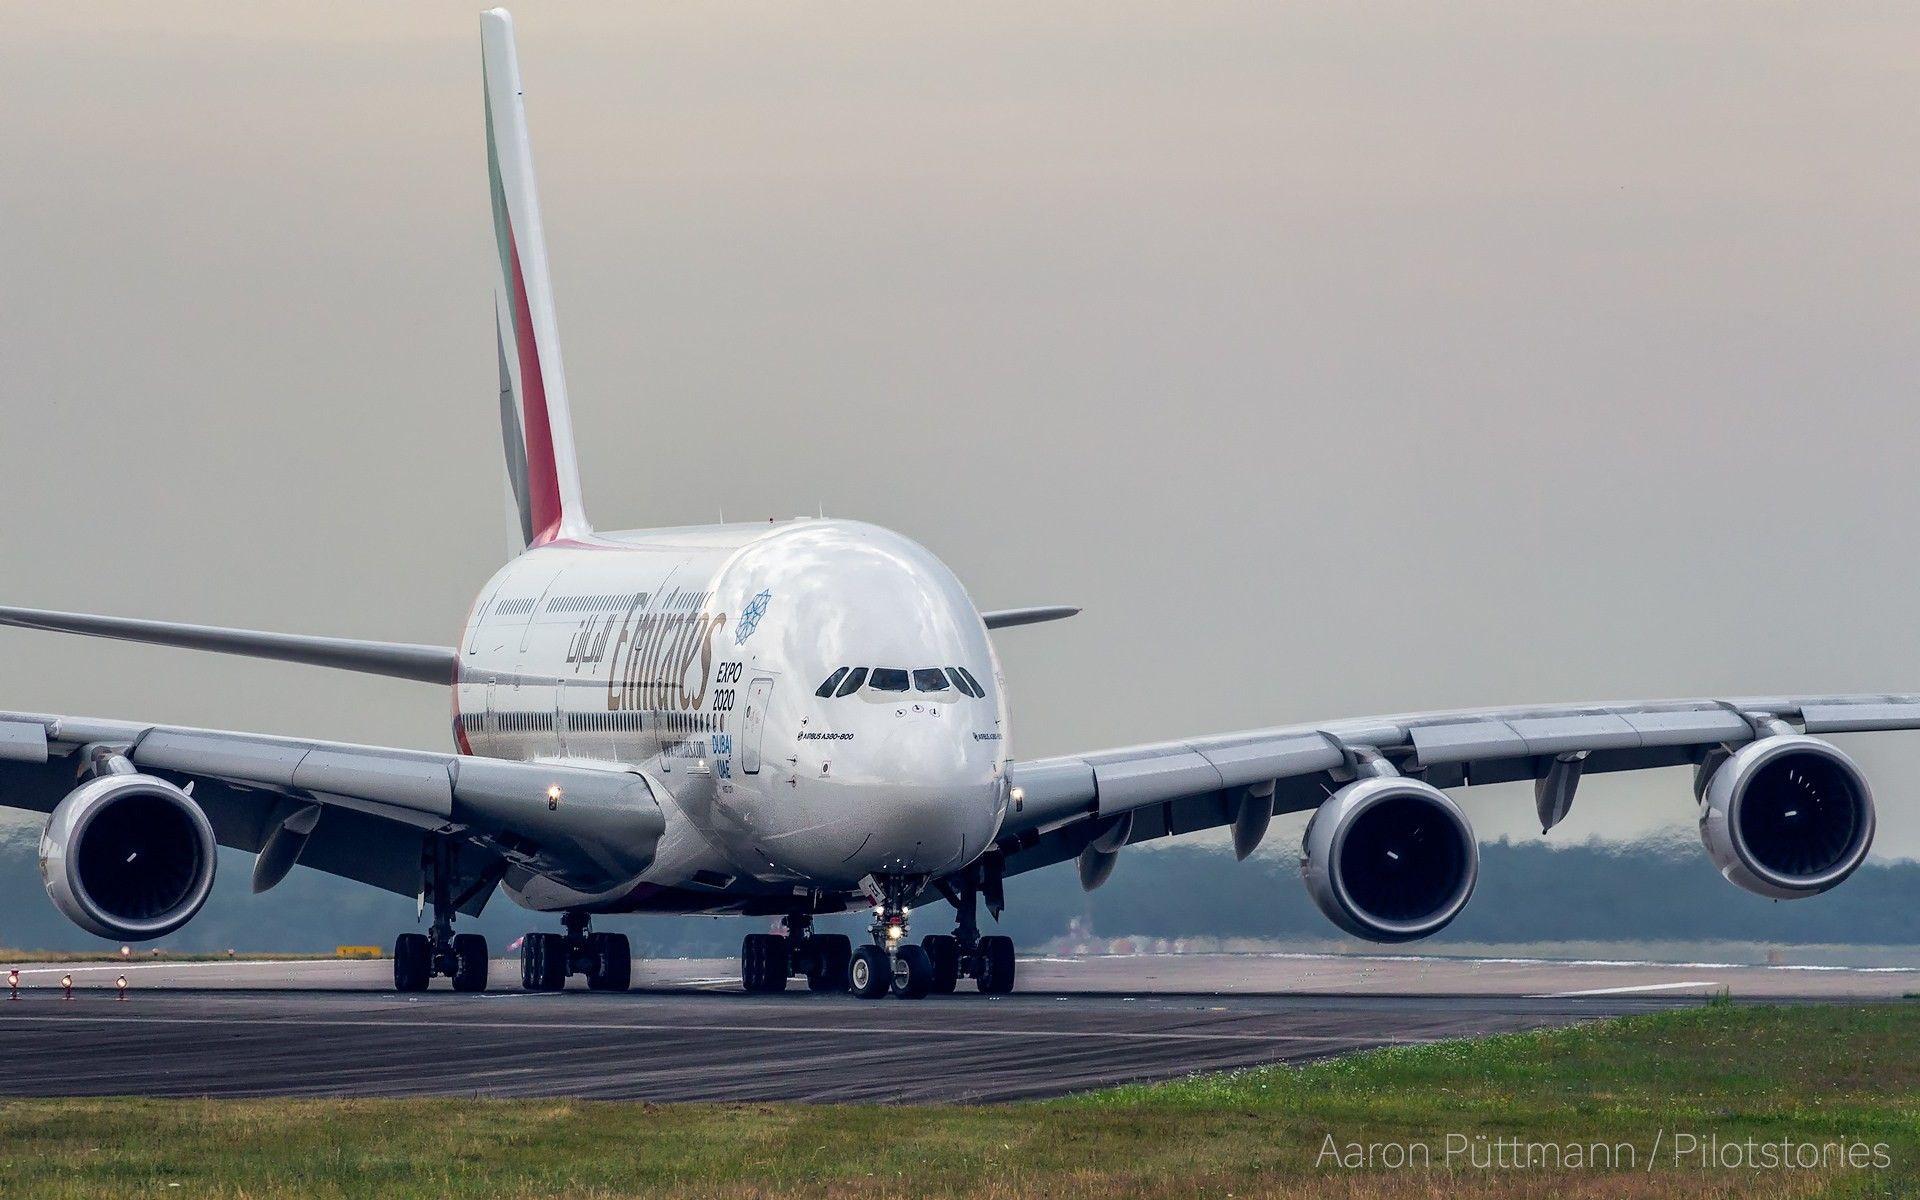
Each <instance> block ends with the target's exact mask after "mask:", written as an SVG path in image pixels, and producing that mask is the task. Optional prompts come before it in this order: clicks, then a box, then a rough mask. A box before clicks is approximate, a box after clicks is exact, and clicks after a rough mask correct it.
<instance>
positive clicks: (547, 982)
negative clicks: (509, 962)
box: [520, 933, 567, 992]
mask: <svg viewBox="0 0 1920 1200" xmlns="http://www.w3.org/2000/svg"><path fill="white" fill-rule="evenodd" d="M520 986H521V987H523V988H525V989H527V990H528V991H530V992H558V991H562V990H564V989H565V988H566V986H567V939H566V938H565V937H564V936H562V935H560V934H557V933H530V934H528V935H527V936H526V938H525V940H523V941H522V942H521V943H520Z"/></svg>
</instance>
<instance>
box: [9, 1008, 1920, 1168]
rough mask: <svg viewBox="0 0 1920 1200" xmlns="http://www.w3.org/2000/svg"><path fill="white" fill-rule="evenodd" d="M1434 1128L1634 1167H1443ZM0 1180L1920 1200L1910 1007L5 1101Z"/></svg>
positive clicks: (1740, 1011)
mask: <svg viewBox="0 0 1920 1200" xmlns="http://www.w3.org/2000/svg"><path fill="white" fill-rule="evenodd" d="M764 1052H765V1053H768V1054H778V1053H780V1048H779V1047H778V1045H775V1044H770V1045H768V1046H767V1047H765V1048H764ZM919 1054H920V1052H918V1051H917V1050H916V1048H914V1047H912V1046H907V1047H903V1048H902V1053H901V1061H900V1065H899V1069H901V1070H938V1069H939V1064H938V1062H937V1060H933V1059H928V1058H921V1057H919ZM862 1069H871V1068H862ZM1676 1133H1690V1134H1694V1135H1699V1136H1701V1137H1703V1138H1704V1137H1705V1136H1706V1135H1709V1134H1711V1135H1717V1136H1718V1137H1719V1138H1720V1139H1721V1141H1722V1142H1723V1143H1728V1142H1744V1141H1745V1139H1747V1138H1753V1139H1756V1140H1767V1139H1772V1140H1774V1141H1776V1142H1777V1141H1778V1140H1779V1139H1782V1138H1786V1139H1790V1140H1791V1141H1792V1142H1794V1143H1815V1144H1823V1143H1839V1142H1841V1141H1842V1139H1846V1140H1848V1141H1851V1142H1861V1143H1867V1144H1868V1145H1869V1146H1871V1145H1873V1144H1875V1143H1880V1144H1884V1146H1885V1154H1886V1157H1887V1159H1888V1162H1889V1165H1888V1166H1887V1167H1886V1168H1885V1169H1857V1170H1853V1169H1846V1168H1844V1167H1843V1166H1840V1165H1838V1164H1836V1163H1834V1162H1832V1161H1829V1162H1828V1164H1827V1165H1825V1166H1816V1167H1813V1168H1811V1169H1804V1170H1801V1169H1795V1170H1777V1169H1762V1170H1752V1169H1744V1168H1741V1169H1722V1168H1717V1167H1713V1166H1706V1167H1702V1166H1701V1165H1698V1164H1695V1163H1691V1162H1689V1163H1683V1164H1680V1165H1676V1164H1675V1163H1674V1162H1673V1161H1672V1151H1671V1146H1672V1143H1673V1138H1674V1136H1675V1134H1676ZM1330 1134H1331V1135H1332V1137H1333V1138H1334V1140H1335V1142H1336V1143H1348V1142H1359V1143H1369V1142H1371V1143H1398V1144H1408V1143H1416V1144H1417V1143H1425V1144H1428V1145H1429V1146H1430V1148H1431V1157H1432V1160H1433V1168H1432V1169H1430V1170H1388V1169H1383V1168H1379V1167H1376V1168H1375V1169H1371V1170H1368V1169H1358V1170H1349V1169H1346V1168H1344V1167H1340V1166H1336V1165H1333V1163H1331V1162H1330V1161H1326V1160H1324V1157H1323V1151H1324V1149H1325V1145H1326V1139H1327V1137H1328V1135H1330ZM1448 1134H1455V1135H1458V1136H1460V1137H1464V1138H1467V1139H1472V1138H1476V1137H1485V1138H1488V1139H1498V1138H1518V1139H1521V1140H1523V1141H1530V1142H1536V1143H1553V1144H1556V1145H1561V1146H1564V1145H1566V1144H1568V1143H1581V1144H1586V1143H1591V1142H1595V1141H1603V1142H1606V1143H1622V1142H1625V1143H1628V1144H1630V1145H1632V1146H1633V1147H1634V1150H1635V1155H1636V1158H1635V1162H1634V1163H1633V1165H1632V1167H1631V1169H1612V1170H1608V1169H1591V1168H1579V1169H1567V1168H1564V1167H1563V1168H1562V1169H1558V1170H1551V1169H1538V1168H1536V1169H1500V1168H1490V1169H1478V1168H1475V1167H1473V1166H1471V1165H1469V1163H1468V1162H1466V1161H1457V1162H1456V1163H1455V1164H1454V1166H1453V1167H1451V1168H1449V1167H1448V1166H1447V1164H1446V1163H1445V1161H1444V1157H1443V1152H1444V1148H1445V1142H1444V1139H1445V1138H1446V1136H1447V1135H1448ZM1656 1136H1658V1137H1659V1138H1660V1139H1661V1141H1662V1143H1663V1145H1665V1146H1666V1147H1667V1149H1666V1150H1665V1151H1663V1153H1662V1154H1661V1155H1660V1156H1659V1157H1658V1158H1657V1159H1655V1160H1654V1165H1653V1169H1652V1170H1651V1171H1649V1170H1648V1169H1647V1155H1648V1153H1649V1151H1650V1150H1651V1148H1652V1146H1653V1144H1654V1142H1655V1139H1656ZM1316 1159H1321V1160H1322V1161H1318V1162H1316ZM0 1179H3V1180H4V1181H5V1188H6V1191H7V1193H8V1194H9V1195H15V1196H29V1195H41V1196H87V1197H92V1196H101V1195H114V1196H124V1195H161V1196H169V1195H180V1196H188V1195H192V1196H227V1197H249V1198H256V1197H257V1198H268V1197H294V1196H299V1197H308V1196H318V1197H333V1196H360V1195H369V1194H374V1195H394V1196H419V1197H442V1196H446V1197H482V1196H484V1197H489V1198H493V1197H532V1196H566V1197H581V1198H588V1197H592V1198H599V1197H615V1196H649V1197H653V1196H677V1197H701V1198H705V1197H714V1198H718V1197H769V1196H802V1197H820V1198H823V1200H824V1198H826V1197H840V1196H855V1195H857V1196H861V1197H909V1196H912V1197H919V1196H960V1195H984V1196H991V1197H1005V1198H1009V1200H1011V1198H1015V1197H1045V1198H1046V1200H1069V1198H1075V1197H1146V1198H1158V1197H1176V1196H1178V1197H1185V1196H1194V1195H1206V1196H1220V1197H1227V1196H1231V1197H1246V1196H1281V1197H1296V1196H1297V1197H1305V1196H1335V1197H1346V1198H1351V1200H1361V1198H1372V1197H1383V1198H1384V1197H1393V1198H1401V1197H1404V1198H1408V1200H1412V1198H1416V1197H1417V1198H1420V1200H1428V1198H1438V1197H1454V1196H1494V1197H1549V1196H1551V1197H1593V1198H1595V1200H1598V1198H1601V1197H1607V1198H1612V1197H1645V1198H1667V1197H1673V1198H1677V1197H1702V1196H1705V1197H1727V1198H1732V1197H1743V1198H1744V1197H1754V1198H1760V1200H1771V1198H1775V1197H1801V1196H1839V1197H1868V1196H1915V1195H1920V1005H1913V1004H1899V1003H1893V1004H1885V1005H1870V1006H1861V1007H1849V1008H1840V1007H1806V1008H1749V1007H1743V1006H1734V1005H1725V1004H1720V1005H1711V1006H1705V1007H1701V1008H1695V1009H1687V1010H1681V1011H1674V1012H1666V1013H1661V1014H1657V1015H1650V1016H1638V1017H1628V1018H1623V1019H1619V1020H1614V1021H1608V1022H1604V1023H1596V1024H1592V1025H1585V1026H1581V1027H1577V1028H1573V1029H1564V1030H1558V1031H1553V1032H1544V1033H1532V1034H1515V1035H1509V1036H1503V1037H1495V1038H1487V1039H1482V1040H1476V1041H1460V1042H1444V1043H1438V1044H1433V1045H1425V1046H1416V1047H1404V1048H1394V1049H1388V1050H1380V1051H1375V1052H1371V1053H1365V1054H1356V1055H1352V1056H1349V1057H1346V1058H1340V1059H1334V1060H1330V1061H1327V1062H1323V1063H1319V1064H1315V1065H1311V1066H1306V1067H1299V1068H1288V1067H1273V1068H1264V1069H1259V1070H1252V1071H1241V1072H1234V1073H1230V1074H1223V1075H1210V1076H1198V1077H1194V1078H1191V1079H1187V1080H1182V1081H1178V1082H1173V1083H1165V1084H1156V1085H1141V1086H1134V1087H1123V1088H1117V1089H1113V1090H1110V1091H1103V1092H1096V1093H1091V1094H1087V1095H1082V1096H1075V1097H1068V1098H1065V1099H1060V1100H1053V1101H1046V1102H1039V1103H1028V1104H1009V1105H1001V1106H987V1107H965V1106H957V1105H936V1106H925V1107H882V1106H840V1105H834V1106H827V1105H820V1106H811V1105H777V1104H753V1105H692V1104H690V1105H653V1104H626V1103H594V1102H583V1101H546V1100H420V1101H380V1100H339V1101H333V1100H321V1101H285V1100H260V1101H199V1100H194V1101H158V1100H127V1099H100V1100H21V1101H9V1102H5V1103H0ZM175 1185H178V1186H177V1187H176V1186H175Z"/></svg>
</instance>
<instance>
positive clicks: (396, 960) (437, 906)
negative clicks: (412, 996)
mask: <svg viewBox="0 0 1920 1200" xmlns="http://www.w3.org/2000/svg"><path fill="white" fill-rule="evenodd" d="M454 854H455V849H454V847H453V846H452V845H450V844H448V842H447V841H446V840H445V839H444V838H435V839H433V841H432V842H431V843H430V844H429V845H428V847H427V848H426V850H425V852H424V853H423V854H422V856H421V864H420V866H421V874H422V876H423V878H424V880H425V883H426V886H425V887H423V888H422V889H421V890H422V891H423V892H431V893H432V896H433V925H432V927H431V928H430V930H429V931H428V932H427V933H403V934H401V935H400V936H399V937H398V938H395V939H394V943H393V988H394V990H395V991H397V992H424V991H426V990H427V984H428V983H429V982H431V981H432V979H433V977H434V976H435V975H445V976H448V977H449V978H451V979H452V980H453V990H454V991H456V992H482V991H485V990H486V988H487V939H486V938H484V937H481V936H480V935H479V934H477V933H458V934H457V933H455V932H454V931H453V914H454V913H455V912H457V911H458V910H459V907H460V904H461V902H462V901H463V900H465V897H455V896H453V895H451V894H450V882H449V881H450V880H451V879H452V878H453V875H454V871H453V859H454ZM423 898H424V897H423Z"/></svg>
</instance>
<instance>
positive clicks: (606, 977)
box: [587, 933, 633, 992]
mask: <svg viewBox="0 0 1920 1200" xmlns="http://www.w3.org/2000/svg"><path fill="white" fill-rule="evenodd" d="M587 951H588V953H590V954H591V955H593V963H592V965H591V966H589V967H588V968H587V986H588V987H589V988H592V989H593V990H594V991H596V992H624V991H626V990H627V988H628V987H629V986H631V985H632V983H633V949H632V947H631V946H630V945H629V944H628V942H627V935H626V934H624V933H594V934H589V935H587Z"/></svg>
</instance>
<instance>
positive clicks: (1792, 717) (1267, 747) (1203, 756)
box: [1000, 695, 1920, 882]
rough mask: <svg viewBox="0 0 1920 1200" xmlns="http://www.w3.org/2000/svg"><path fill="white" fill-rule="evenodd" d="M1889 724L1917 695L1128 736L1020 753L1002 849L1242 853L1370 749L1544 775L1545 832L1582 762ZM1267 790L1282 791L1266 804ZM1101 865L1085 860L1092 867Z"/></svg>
mask: <svg viewBox="0 0 1920 1200" xmlns="http://www.w3.org/2000/svg"><path fill="white" fill-rule="evenodd" d="M1892 729H1920V695H1851V696H1750V697H1734V698H1726V699H1696V700H1656V701H1641V702H1630V703H1607V704H1569V705H1551V706H1532V707H1518V708H1488V709H1467V710H1460V711H1454V712H1431V713H1403V714H1399V715H1395V716H1385V717H1362V718H1349V719H1344V720H1338V721H1330V722H1326V723H1324V724H1318V725H1292V726H1283V727H1279V728H1273V729H1258V730H1249V731H1246V732H1242V733H1229V734H1221V735H1216V736H1211V737H1197V738H1188V739H1185V740H1181V741H1170V742H1158V743H1153V744H1149V745H1140V746H1126V747H1121V748H1118V749H1112V750H1100V751H1095V752H1093V753H1089V754H1074V755H1064V756H1061V757H1057V758H1042V759H1031V760H1025V761H1016V762H1013V763H1011V764H1009V766H1008V769H1007V775H1008V779H1009V781H1010V782H1011V784H1012V785H1013V787H1014V789H1015V795H1014V800H1013V803H1012V804H1011V805H1010V806H1009V808H1008V812H1007V818H1006V821H1005V823H1004V824H1003V826H1002V829H1001V835H1000V848H1001V851H1002V853H1003V854H1004V855H1005V873H1007V874H1017V873H1020V872H1023V871H1030V870H1034V869H1037V868H1039V867H1043V866H1048V865H1050V864H1052V863H1057V862H1063V861H1065V860H1067V859H1070V858H1074V857H1076V856H1080V855H1082V853H1083V852H1084V851H1087V849H1088V847H1089V846H1094V845H1095V843H1096V842H1098V843H1099V845H1098V846H1097V847H1096V852H1109V853H1110V852H1113V851H1117V850H1118V849H1119V847H1120V846H1122V845H1130V844H1132V843H1135V842H1143V841H1148V840H1151V839H1154V838H1161V837H1167V836H1170V835H1173V834H1181V833H1192V832H1195V831H1198V830H1202V829H1210V828H1217V827H1221V826H1228V825H1233V826H1235V835H1236V837H1235V850H1236V852H1238V853H1239V854H1240V855H1241V856H1242V857H1245V855H1246V854H1247V853H1249V852H1250V851H1251V850H1252V849H1253V845H1252V844H1248V843H1249V841H1251V842H1252V843H1257V842H1258V840H1259V836H1260V835H1261V834H1263V833H1264V832H1265V829H1266V821H1267V819H1268V818H1269V817H1270V816H1271V815H1272V813H1275V812H1282V813H1284V812H1302V811H1306V810H1308V809H1313V808H1317V807H1318V806H1319V805H1320V804H1321V802H1322V801H1324V800H1326V799H1327V798H1328V797H1329V796H1331V795H1332V794H1333V792H1334V791H1335V790H1336V789H1337V788H1338V787H1340V786H1341V784H1342V783H1343V782H1346V781H1350V780H1352V779H1353V778H1355V775H1356V769H1357V768H1361V767H1362V766H1363V765H1364V764H1363V761H1362V760H1366V759H1377V760H1379V761H1381V762H1384V764H1386V768H1387V769H1388V770H1390V771H1397V772H1398V773H1400V774H1404V775H1408V776H1412V777H1414V778H1417V779H1422V780H1424V781H1425V782H1427V783H1430V784H1432V785H1434V786H1436V787H1440V788H1450V787H1461V786H1467V785H1471V784H1479V783H1506V782H1513V781H1516V780H1524V779H1531V780H1534V781H1535V801H1536V806H1537V807H1538V810H1539V815H1540V823H1541V828H1542V830H1543V831H1544V830H1546V829H1549V828H1551V827H1552V826H1553V825H1554V824H1556V823H1558V822H1559V821H1560V820H1561V819H1562V818H1563V817H1565V816H1566V813H1567V810H1568V808H1569V807H1570V806H1571V803H1572V798H1573V788H1574V785H1575V784H1577V782H1578V780H1579V778H1580V776H1581V775H1591V774H1598V773H1602V772H1608V771H1634V770H1642V769H1645V768H1649V767H1670V766H1685V765H1689V764H1691V765H1695V766H1699V765H1700V764H1702V763H1705V762H1707V761H1708V759H1709V757H1710V756H1712V755H1714V754H1715V752H1716V751H1720V750H1722V749H1731V748H1735V747H1738V746H1740V745H1743V744H1745V743H1748V742H1751V741H1754V740H1755V739H1756V738H1759V737H1763V736H1766V735H1767V734H1769V733H1779V732H1801V733H1807V734H1820V733H1854V732H1870V731H1877V730H1892ZM1557 764H1558V765H1557ZM1268 789H1271V790H1270V792H1269V791H1268ZM1269 795H1270V801H1269V800H1268V796H1269ZM1263 801H1267V802H1268V803H1270V805H1271V807H1270V809H1269V810H1268V811H1266V812H1264V813H1263V812H1261V811H1260V809H1261V806H1262V802H1263ZM1089 877H1090V876H1089V874H1088V873H1087V872H1086V871H1085V870H1084V869H1083V875H1082V878H1083V880H1087V879H1089ZM1099 877H1100V878H1104V877H1105V876H1104V875H1100V876H1099ZM1096 882H1097V881H1096Z"/></svg>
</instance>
